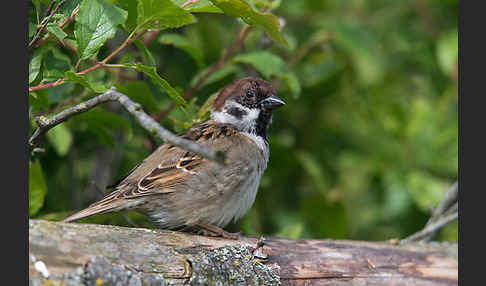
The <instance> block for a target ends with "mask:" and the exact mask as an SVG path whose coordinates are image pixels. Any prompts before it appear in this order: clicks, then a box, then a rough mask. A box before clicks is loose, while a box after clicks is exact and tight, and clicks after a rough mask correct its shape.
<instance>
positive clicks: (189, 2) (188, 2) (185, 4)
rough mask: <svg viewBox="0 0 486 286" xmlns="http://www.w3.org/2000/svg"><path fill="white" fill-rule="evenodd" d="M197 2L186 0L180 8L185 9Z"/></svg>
mask: <svg viewBox="0 0 486 286" xmlns="http://www.w3.org/2000/svg"><path fill="white" fill-rule="evenodd" d="M197 1H199V0H188V1H186V2H185V3H184V4H182V6H181V8H184V7H186V6H187V5H189V4H193V3H196V2H197Z"/></svg>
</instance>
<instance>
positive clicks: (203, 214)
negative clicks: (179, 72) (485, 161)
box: [63, 77, 285, 239]
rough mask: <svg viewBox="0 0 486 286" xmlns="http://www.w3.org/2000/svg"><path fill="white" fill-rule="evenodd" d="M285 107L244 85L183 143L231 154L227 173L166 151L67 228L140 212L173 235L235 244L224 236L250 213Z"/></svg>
mask: <svg viewBox="0 0 486 286" xmlns="http://www.w3.org/2000/svg"><path fill="white" fill-rule="evenodd" d="M283 105H285V102H284V101H283V100H282V99H280V98H278V97H277V96H276V91H275V89H274V88H273V87H272V85H271V84H270V83H269V82H267V81H265V80H263V79H260V78H255V77H245V78H241V79H239V80H236V81H235V82H233V83H232V84H230V85H228V86H226V87H224V88H223V89H222V90H221V91H220V92H219V94H218V95H217V97H216V99H215V101H214V104H213V107H212V109H211V116H210V119H209V120H207V121H205V122H202V123H200V124H197V125H194V126H192V127H191V128H189V129H187V130H186V131H184V132H182V133H180V134H178V136H180V137H182V138H185V139H189V140H193V141H195V142H197V143H199V144H201V145H204V146H206V147H208V148H212V149H213V150H215V151H223V152H224V153H225V154H226V158H227V164H225V165H223V164H220V163H217V162H214V161H211V160H209V159H206V158H202V157H200V156H199V155H197V154H195V153H193V152H190V151H186V150H184V149H182V148H179V147H177V146H174V145H171V144H169V143H165V144H163V145H161V146H160V147H158V148H157V149H156V150H155V151H154V152H153V153H152V154H151V155H150V156H148V157H147V158H146V159H145V160H143V161H142V162H141V163H140V164H138V165H137V166H135V167H134V168H133V169H132V170H131V171H130V172H129V173H128V174H127V175H126V176H125V177H124V178H122V179H121V180H120V181H119V182H118V183H116V184H115V187H114V191H113V192H112V193H110V194H108V195H107V196H106V197H105V198H103V199H102V200H100V201H98V202H96V203H94V204H92V205H90V206H88V207H87V208H86V209H83V210H81V211H79V212H77V213H75V214H73V215H71V216H69V217H68V218H66V219H64V220H63V221H64V222H70V221H74V220H78V219H81V218H84V217H87V216H91V215H94V214H101V213H107V212H117V211H122V210H136V211H138V212H141V213H144V214H145V215H147V216H148V217H149V218H150V219H151V220H152V221H153V223H154V224H155V225H156V226H158V227H160V228H162V229H170V230H179V231H188V232H196V233H199V234H202V235H208V236H222V237H225V238H232V239H237V237H238V235H239V233H236V234H235V233H229V232H226V231H224V230H223V229H222V228H223V227H225V226H226V225H228V224H229V223H230V222H231V221H232V220H233V221H237V220H238V219H240V218H241V217H242V216H243V215H244V214H245V213H246V212H247V211H248V209H249V208H250V207H251V206H252V204H253V202H254V201H255V197H256V194H257V191H258V186H259V183H260V179H261V177H262V174H263V172H264V171H265V169H266V167H267V163H268V159H269V154H270V150H269V144H268V138H267V132H268V128H269V125H270V123H271V121H272V112H273V110H274V109H276V108H279V107H281V106H283Z"/></svg>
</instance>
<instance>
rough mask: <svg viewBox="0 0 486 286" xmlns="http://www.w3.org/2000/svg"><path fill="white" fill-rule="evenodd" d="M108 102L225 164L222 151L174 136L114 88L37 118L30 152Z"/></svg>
mask: <svg viewBox="0 0 486 286" xmlns="http://www.w3.org/2000/svg"><path fill="white" fill-rule="evenodd" d="M108 101H117V102H119V103H120V104H121V105H122V106H123V107H124V108H125V109H126V110H127V111H128V112H129V113H130V114H131V115H133V116H134V117H135V119H136V120H137V121H138V123H139V124H140V125H141V126H142V127H143V128H145V129H146V130H148V131H149V132H151V133H153V134H154V135H156V136H157V137H159V138H160V139H162V140H163V141H165V142H168V143H170V144H172V145H175V146H178V147H180V148H182V149H184V150H187V151H191V152H194V153H196V154H198V155H200V156H202V157H204V158H207V159H210V160H213V161H216V162H219V163H223V164H224V163H225V154H224V153H223V152H222V151H214V150H211V149H209V148H207V147H204V146H201V145H199V144H198V143H196V142H194V141H191V140H187V139H183V138H180V137H178V136H176V135H174V134H173V133H171V132H170V131H168V130H167V129H165V128H163V127H162V126H160V125H159V124H158V123H157V122H156V121H155V120H154V119H152V117H150V116H148V115H147V114H146V113H145V112H144V111H143V110H142V107H141V106H140V104H138V103H135V102H133V101H132V100H131V99H130V98H129V97H128V96H126V95H124V94H122V93H119V92H117V91H116V89H115V88H114V87H112V88H111V89H110V90H108V91H106V92H105V93H103V94H101V95H98V96H96V97H94V98H92V99H89V100H87V101H85V102H81V103H80V104H77V105H75V106H73V107H71V108H68V109H66V110H63V111H61V112H60V113H58V114H56V115H55V116H53V117H51V118H46V117H43V116H41V117H39V118H37V124H38V125H39V127H38V128H37V129H36V130H35V131H34V134H33V135H32V136H31V137H30V139H29V142H28V144H29V150H30V151H31V150H32V149H33V148H34V147H35V146H36V145H37V143H38V140H39V139H40V137H41V136H42V135H44V134H45V133H46V132H47V131H49V130H50V129H51V128H53V127H54V126H56V125H58V124H60V123H62V122H64V121H66V120H68V119H69V118H71V117H73V116H75V115H77V114H80V113H83V112H86V111H88V110H90V109H92V108H93V107H95V106H97V105H100V104H102V103H105V102H108Z"/></svg>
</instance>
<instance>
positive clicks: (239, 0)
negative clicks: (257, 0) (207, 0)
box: [211, 0, 287, 45]
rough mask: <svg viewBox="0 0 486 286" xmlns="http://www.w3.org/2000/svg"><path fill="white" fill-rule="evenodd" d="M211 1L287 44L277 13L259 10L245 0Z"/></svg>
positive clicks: (230, 14)
mask: <svg viewBox="0 0 486 286" xmlns="http://www.w3.org/2000/svg"><path fill="white" fill-rule="evenodd" d="M211 2H213V4H214V5H216V6H217V7H218V8H220V9H221V10H223V11H224V13H225V14H226V15H228V16H232V17H240V18H241V19H243V21H245V23H247V24H248V25H250V26H256V27H261V28H263V29H264V30H265V32H267V34H268V36H269V37H270V38H271V39H272V40H274V41H276V42H279V43H282V44H285V45H286V44H287V41H286V40H285V38H284V37H283V35H282V33H281V32H280V22H279V20H278V18H277V17H276V16H275V15H273V14H271V13H261V12H257V11H255V10H254V9H253V8H252V7H251V6H250V5H248V3H246V2H245V1H243V0H211Z"/></svg>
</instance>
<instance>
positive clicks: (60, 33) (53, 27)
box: [46, 23, 67, 41]
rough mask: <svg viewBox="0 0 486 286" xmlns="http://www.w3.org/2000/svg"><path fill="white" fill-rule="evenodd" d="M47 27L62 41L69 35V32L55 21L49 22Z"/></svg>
mask: <svg viewBox="0 0 486 286" xmlns="http://www.w3.org/2000/svg"><path fill="white" fill-rule="evenodd" d="M46 28H47V31H49V33H51V34H53V35H54V36H55V37H56V38H57V39H58V40H59V41H62V40H64V38H66V37H67V34H66V33H65V32H64V31H63V30H62V29H61V28H59V27H58V26H57V24H55V23H49V24H47V26H46Z"/></svg>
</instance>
